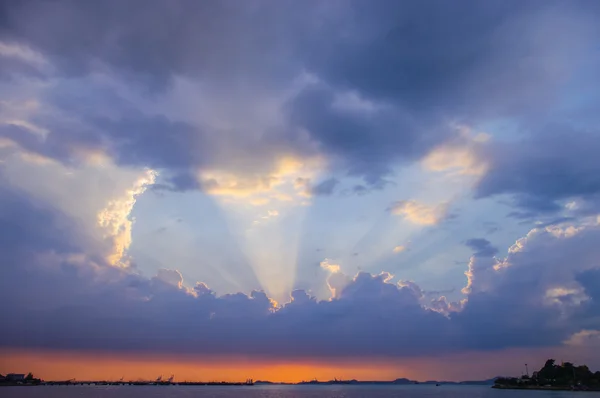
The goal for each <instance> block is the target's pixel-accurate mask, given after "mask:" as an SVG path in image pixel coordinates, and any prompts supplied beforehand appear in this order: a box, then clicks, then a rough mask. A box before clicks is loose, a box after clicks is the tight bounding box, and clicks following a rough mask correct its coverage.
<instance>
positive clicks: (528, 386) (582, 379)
mask: <svg viewBox="0 0 600 398" xmlns="http://www.w3.org/2000/svg"><path fill="white" fill-rule="evenodd" d="M492 388H500V389H518V390H569V391H600V371H597V372H592V371H591V370H590V369H589V368H588V367H587V366H586V365H580V366H575V365H574V364H573V363H571V362H563V363H561V364H560V365H557V364H556V361H555V360H554V359H548V360H547V361H546V363H545V364H544V366H543V367H542V368H541V369H540V370H538V371H536V372H533V373H532V374H531V376H529V374H525V375H523V376H521V377H498V378H497V379H496V380H495V382H494V385H493V386H492Z"/></svg>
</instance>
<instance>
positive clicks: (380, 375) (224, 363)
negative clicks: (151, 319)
mask: <svg viewBox="0 0 600 398" xmlns="http://www.w3.org/2000/svg"><path fill="white" fill-rule="evenodd" d="M0 357H1V358H2V359H0V373H9V372H17V373H27V372H32V373H33V374H34V375H36V376H38V377H41V378H42V379H45V380H67V379H71V378H75V379H77V380H118V379H120V378H121V377H124V379H125V380H134V381H135V380H154V379H156V378H157V377H158V376H160V375H162V376H163V377H165V376H166V377H168V376H170V375H171V374H174V375H175V381H186V380H188V381H244V380H246V379H249V378H251V379H254V380H269V381H276V382H298V381H302V380H312V379H314V378H317V379H319V380H331V379H334V378H338V379H351V378H355V379H361V380H393V379H396V378H398V377H401V376H398V375H407V374H410V375H412V376H413V377H414V376H416V375H415V374H414V372H411V371H410V370H409V369H408V368H407V367H401V366H398V365H397V364H395V365H392V366H390V365H391V364H389V363H384V362H381V363H378V362H375V363H370V364H369V365H365V364H364V363H357V362H353V363H350V362H347V361H343V362H338V363H335V362H330V363H324V362H321V361H320V362H317V361H306V362H294V363H289V362H283V361H265V360H260V359H259V360H253V359H251V358H220V359H211V358H203V357H200V356H199V357H198V358H196V359H194V358H191V357H189V356H188V357H184V358H168V357H159V356H153V357H148V356H136V357H133V356H121V355H114V354H113V355H110V354H102V353H73V352H58V351H40V352H33V351H0ZM402 377H404V376H402Z"/></svg>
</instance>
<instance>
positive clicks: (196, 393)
mask: <svg viewBox="0 0 600 398" xmlns="http://www.w3.org/2000/svg"><path fill="white" fill-rule="evenodd" d="M0 397H2V398H83V397H85V398H104V397H106V398H159V397H160V398H163V397H164V398H192V397H193V398H388V397H400V398H412V397H414V398H434V397H437V398H521V397H523V398H546V397H547V398H572V397H578V398H582V397H584V398H585V397H600V393H595V392H588V393H581V392H568V391H516V390H494V389H492V388H490V387H487V386H485V387H484V386H440V387H436V386H425V385H410V386H343V385H342V386H340V385H338V386H251V387H211V386H52V387H51V386H41V387H2V388H0Z"/></svg>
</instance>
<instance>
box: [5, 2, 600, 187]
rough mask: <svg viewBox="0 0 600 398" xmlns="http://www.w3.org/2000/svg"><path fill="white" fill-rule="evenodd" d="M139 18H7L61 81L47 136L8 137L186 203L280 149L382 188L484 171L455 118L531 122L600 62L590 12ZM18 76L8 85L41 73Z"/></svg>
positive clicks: (269, 12)
mask: <svg viewBox="0 0 600 398" xmlns="http://www.w3.org/2000/svg"><path fill="white" fill-rule="evenodd" d="M135 9H136V6H135V5H134V7H133V8H130V7H125V6H124V5H123V4H122V3H121V2H117V1H107V2H104V3H103V4H101V5H94V6H90V5H88V4H73V3H72V2H69V1H58V2H55V3H53V6H52V7H49V6H48V5H47V4H45V3H44V2H38V1H34V2H29V3H27V4H20V3H16V2H15V3H10V4H7V5H5V6H4V7H3V15H5V24H4V25H5V26H4V28H3V29H2V32H0V34H1V36H0V40H1V43H2V44H1V47H0V54H2V56H3V57H4V58H7V59H10V60H16V61H15V62H17V61H18V62H20V63H21V64H23V63H25V64H28V65H30V64H31V65H33V64H44V65H47V67H44V68H42V69H40V70H37V69H36V70H37V72H36V73H37V75H38V76H39V77H38V79H45V80H47V81H51V82H52V83H51V84H47V85H37V87H38V89H37V93H38V94H40V99H41V100H42V102H44V105H45V106H47V105H48V106H47V107H45V109H44V112H39V113H37V114H36V115H35V119H36V122H37V123H36V125H38V126H39V127H40V128H42V129H45V130H47V131H48V132H49V133H48V139H47V140H46V141H44V142H36V141H34V140H32V139H31V138H30V137H29V138H24V137H26V135H24V134H20V131H21V130H19V129H15V128H9V129H4V131H3V132H2V137H4V138H11V139H14V140H16V142H17V143H18V144H19V145H21V146H22V147H24V148H27V150H28V151H30V152H36V153H39V154H42V155H44V156H49V157H53V158H55V159H59V160H61V161H63V162H68V161H70V160H71V157H72V156H73V153H74V152H75V151H76V150H77V149H78V148H79V149H81V148H86V149H93V150H102V151H104V152H105V153H106V155H107V156H110V157H112V158H113V159H114V160H115V162H116V163H118V164H124V165H129V166H134V167H149V168H151V169H154V170H159V171H161V173H162V175H163V178H164V179H165V181H163V182H165V183H166V185H168V186H171V187H172V188H173V189H176V190H189V189H202V184H197V183H196V182H195V180H194V179H193V178H192V179H191V178H189V176H196V175H197V174H198V172H199V171H215V170H219V171H223V172H228V173H234V174H238V173H240V172H241V171H249V170H250V169H251V170H252V171H254V172H259V171H260V172H261V173H260V174H263V175H264V174H268V171H267V170H265V169H269V165H272V163H273V161H274V159H276V158H277V156H279V155H281V154H282V153H285V154H292V155H294V156H297V157H310V156H315V155H322V156H323V157H324V158H327V159H328V160H330V161H331V164H330V166H331V169H332V170H334V171H336V172H337V171H338V170H339V171H340V172H341V174H340V175H342V174H344V173H346V174H350V175H354V176H359V177H361V178H363V179H364V180H365V182H364V184H366V185H367V186H380V184H381V182H382V181H383V180H384V179H385V177H386V176H388V175H390V174H391V173H392V170H393V169H394V167H395V166H397V165H404V164H406V163H407V162H412V161H417V160H420V159H423V158H425V164H426V165H427V167H429V168H431V169H433V170H442V169H444V170H446V169H448V168H458V169H459V170H460V172H461V173H475V174H478V175H479V174H481V173H482V169H481V168H480V167H479V166H478V164H477V162H476V161H475V158H474V157H473V156H472V152H471V150H470V149H464V148H463V147H460V146H456V145H455V142H456V139H457V138H459V135H457V132H456V131H455V129H453V128H451V127H450V124H451V123H450V122H452V121H456V120H459V121H467V122H472V124H480V123H484V122H486V121H490V120H492V121H493V120H497V119H502V118H511V119H512V120H515V121H517V123H519V122H523V123H527V122H530V121H531V119H533V118H534V116H535V115H539V114H543V113H544V112H548V113H550V112H551V111H552V110H554V109H555V108H557V107H559V106H560V105H561V104H562V102H561V101H562V100H561V99H562V98H563V97H564V95H565V94H566V93H568V88H569V85H568V83H569V81H570V77H571V76H575V75H577V74H578V73H579V72H581V71H588V70H591V69H590V66H592V65H594V62H596V61H597V57H596V56H595V52H594V51H593V49H594V46H595V42H594V40H592V39H591V38H592V37H595V33H597V24H596V23H595V22H596V21H595V16H597V15H598V14H597V13H598V10H597V8H596V7H594V6H592V5H587V4H582V3H569V4H561V5H556V4H546V3H536V4H528V5H524V4H522V3H521V2H518V1H509V2H503V4H502V5H493V4H481V3H480V2H476V1H467V2H464V3H462V4H460V5H459V6H455V5H453V6H448V5H444V4H437V3H436V4H435V7H434V6H433V5H430V4H425V3H424V4H419V5H407V4H403V3H395V2H388V1H384V2H382V3H380V4H378V5H372V4H368V3H367V2H364V1H361V0H358V1H352V2H350V3H349V4H347V5H346V6H344V7H340V6H339V5H330V6H323V5H321V4H317V3H301V4H294V5H290V4H287V3H286V4H278V5H277V6H273V5H272V4H268V3H266V2H262V1H259V2H258V3H256V4H253V5H247V4H244V5H242V6H239V5H238V6H236V7H228V6H226V5H221V4H220V5H206V4H194V5H190V4H185V6H184V5H183V3H180V2H179V1H176V2H174V3H173V4H170V3H169V4H167V3H165V2H162V1H150V2H148V3H147V4H144V17H143V18H136V19H135V20H133V19H132V18H131V15H132V14H131V13H132V12H133V10H135ZM432 9H435V10H436V11H435V12H432ZM48 15H50V17H47V16H48ZM456 19H461V20H463V21H464V22H465V23H463V24H461V27H460V28H458V29H457V27H456V24H455V23H454V21H455V20H456ZM156 21H160V23H161V26H164V29H159V30H157V29H156V28H155V27H156ZM211 21H218V22H217V23H214V24H213V23H212V22H211ZM281 21H285V26H286V29H284V30H282V29H281ZM258 25H260V26H261V29H256V26H258ZM64 26H73V27H74V28H75V29H77V32H78V34H77V35H71V34H66V33H65V31H64V29H63V27H64ZM431 26H435V28H433V29H432V28H431ZM540 32H543V34H542V33H540ZM558 32H568V34H560V35H559V33H558ZM202 38H211V39H210V40H207V39H202ZM324 38H325V39H324ZM57 43H60V45H58V44H57ZM484 43H485V44H484ZM217 49H218V50H217ZM11 62H12V61H11ZM7 64H8V63H6V62H4V63H3V65H7ZM439 65H445V67H443V68H442V67H438V66H439ZM517 65H518V67H517ZM6 68H8V70H9V72H10V73H8V72H7V73H8V76H9V80H8V81H9V83H8V84H9V85H10V84H13V85H21V86H22V85H23V84H24V83H23V81H18V79H20V78H22V77H23V76H27V77H29V76H31V73H32V72H28V71H27V69H26V68H23V67H12V66H10V67H9V66H7V67H6ZM31 68H32V67H30V69H31ZM33 68H34V69H35V68H37V67H33ZM36 81H37V80H36ZM27 84H28V85H32V86H36V83H35V82H33V83H32V82H27ZM42 86H43V87H42ZM20 88H22V87H20ZM149 93H152V95H148V94H149ZM232 98H235V100H232ZM190 104H193V105H190ZM59 114H60V115H62V116H60V117H59ZM26 121H27V122H31V120H26ZM167 171H168V172H167ZM492 185H495V184H492ZM219 186H221V187H222V186H227V184H219ZM483 186H486V184H484V185H483ZM483 186H482V195H486V194H492V193H493V192H494V189H484V188H483ZM213 188H214V187H213ZM230 188H231V187H230ZM498 189H500V188H498ZM504 189H509V188H508V187H507V188H504ZM328 190H329V189H326V190H325V191H328Z"/></svg>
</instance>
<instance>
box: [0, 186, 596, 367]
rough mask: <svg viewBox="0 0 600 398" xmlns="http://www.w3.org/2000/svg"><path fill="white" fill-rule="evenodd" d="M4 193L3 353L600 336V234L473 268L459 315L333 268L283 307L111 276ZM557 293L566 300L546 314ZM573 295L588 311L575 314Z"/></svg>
mask: <svg viewBox="0 0 600 398" xmlns="http://www.w3.org/2000/svg"><path fill="white" fill-rule="evenodd" d="M2 189H3V191H2V195H0V201H1V202H2V206H1V207H0V208H1V209H2V212H0V231H2V233H1V234H0V238H1V239H0V245H1V247H2V249H3V253H4V258H5V261H3V263H2V271H3V275H4V276H6V277H5V278H2V280H1V281H0V299H1V300H2V301H3V302H11V303H13V305H11V306H9V307H8V308H7V309H6V311H8V312H7V314H6V315H7V316H10V317H11V319H14V320H15V321H14V322H9V323H3V324H2V326H0V341H1V342H2V343H1V344H2V345H3V346H4V347H13V348H15V347H28V348H33V347H38V348H42V347H45V348H53V349H76V350H79V349H87V350H108V351H120V352H123V351H129V352H132V351H134V352H152V353H161V352H169V353H171V354H177V353H182V354H183V353H187V354H189V353H196V354H203V355H209V356H210V355H223V354H234V353H235V354H244V355H256V356H262V357H269V358H282V357H285V358H288V359H289V358H303V357H312V358H315V357H325V356H326V357H357V358H358V357H361V358H364V357H365V356H376V357H395V358H397V357H402V356H414V355H426V354H433V353H436V354H439V353H451V352H459V351H462V350H468V349H477V350H491V349H499V348H508V347H532V346H540V345H556V346H558V345H561V344H563V342H565V341H567V342H569V341H570V342H569V343H568V344H572V342H573V341H576V340H577V341H578V340H581V338H583V337H582V336H583V334H579V335H578V334H577V333H584V332H582V331H583V330H592V331H593V330H598V328H600V325H599V324H598V323H597V317H594V316H592V313H593V312H592V311H593V310H594V307H593V304H594V303H593V300H595V299H596V298H597V293H598V291H599V290H598V289H597V288H598V286H597V284H596V283H595V279H594V276H595V275H596V274H597V273H598V266H597V263H596V259H597V254H598V253H596V251H597V250H596V246H597V245H596V242H597V241H598V238H599V234H600V227H599V226H598V225H597V224H594V223H589V224H585V225H577V226H571V228H561V227H547V228H544V229H534V230H532V231H531V232H530V233H529V234H528V235H527V236H526V237H524V238H523V239H521V240H520V241H519V242H518V243H517V244H515V246H514V247H512V248H511V249H510V250H509V251H508V255H507V257H505V258H503V259H500V260H498V261H496V262H490V258H489V257H485V256H484V257H477V256H474V257H473V258H472V264H471V265H470V267H471V268H472V269H473V270H474V277H473V278H472V279H471V281H470V282H469V283H470V288H469V290H468V291H467V292H466V294H467V296H466V298H465V300H464V301H463V302H462V303H457V302H451V301H449V300H447V299H446V298H445V297H439V298H433V299H429V298H428V299H427V300H425V297H426V295H425V293H424V292H423V290H422V289H421V288H420V287H419V286H418V285H417V284H415V283H414V282H409V281H400V282H398V283H393V282H392V280H393V276H392V275H391V274H389V273H386V272H383V273H381V274H378V275H372V274H369V273H364V272H361V273H358V274H356V275H355V276H354V277H350V276H348V275H345V274H344V273H342V272H341V266H340V265H338V264H333V263H332V262H330V261H329V260H325V261H323V262H322V263H321V268H322V269H324V270H325V271H327V272H326V275H325V276H326V282H327V284H328V285H329V287H330V289H331V298H330V299H329V300H322V301H319V300H317V299H315V298H312V297H311V295H310V294H309V293H308V292H307V291H305V290H295V291H294V292H291V297H290V299H289V300H288V301H287V302H282V303H279V304H277V303H275V302H273V300H271V299H270V298H269V297H268V296H267V295H266V294H265V293H264V292H258V291H255V292H251V293H250V294H243V293H235V294H226V295H218V294H217V293H216V292H214V291H212V290H211V289H210V288H209V287H208V286H207V285H206V284H204V283H198V284H196V285H195V287H194V288H193V289H191V288H188V287H186V284H185V281H184V278H183V276H182V275H181V273H180V272H179V271H177V270H174V269H171V270H167V269H162V270H160V271H159V272H158V274H157V275H156V276H155V277H153V278H150V279H148V278H145V277H143V276H141V275H139V274H137V273H135V270H132V269H123V268H117V267H112V266H110V264H109V263H108V262H103V258H102V257H98V258H94V257H93V256H89V255H87V254H86V252H87V248H88V247H89V246H88V245H89V244H90V242H89V241H87V240H86V239H82V238H83V235H82V234H81V233H80V230H79V228H80V225H78V224H77V223H76V222H73V220H72V219H71V217H69V216H68V215H67V214H65V213H61V212H59V211H57V210H56V209H55V208H52V207H49V206H44V205H43V202H34V201H31V200H24V199H27V198H28V197H27V196H26V194H24V193H19V191H18V190H14V189H12V188H10V189H9V188H7V187H6V186H5V187H3V188H2ZM9 231H10V232H9ZM474 242H477V243H474ZM470 243H471V245H472V246H474V247H477V248H481V247H484V248H488V249H489V244H487V243H485V242H482V241H480V240H473V241H471V242H470ZM485 254H486V255H487V254H489V252H486V253H485ZM478 261H483V262H482V263H480V265H479V266H477V265H476V262H478ZM565 263H569V264H572V266H571V267H565V266H564V264H565ZM475 271H476V272H475ZM587 275H589V276H587ZM596 279H597V278H596ZM15 280H20V281H22V284H15V283H14V281H15ZM587 281H589V282H587ZM560 289H562V290H560ZM559 291H562V292H564V294H563V293H560V294H558V295H556V294H554V297H559V298H561V299H560V300H547V297H548V292H559ZM571 291H577V292H581V295H580V297H581V298H580V300H578V301H573V300H570V299H569V300H567V299H566V296H565V294H570V293H569V292H571ZM578 294H579V293H578ZM595 308H597V307H595ZM17 313H19V314H20V316H18V317H17V316H16V314H17ZM67 325H68V327H67ZM182 325H185V327H182ZM588 334H589V333H588ZM76 336H78V337H77V338H75V337H76ZM165 336H166V338H165ZM573 336H575V337H573ZM365 341H368V342H369V343H368V344H365ZM199 342H202V343H199Z"/></svg>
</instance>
